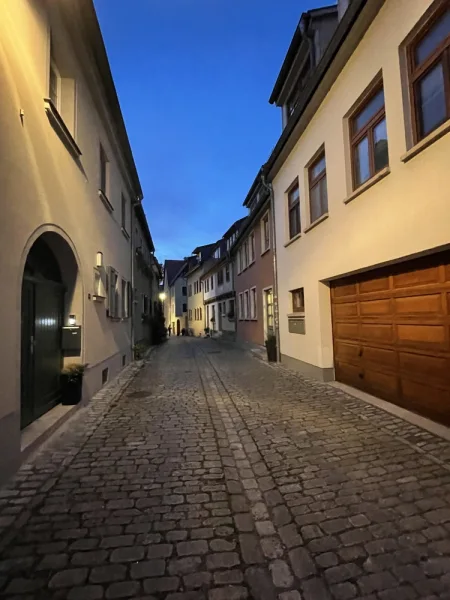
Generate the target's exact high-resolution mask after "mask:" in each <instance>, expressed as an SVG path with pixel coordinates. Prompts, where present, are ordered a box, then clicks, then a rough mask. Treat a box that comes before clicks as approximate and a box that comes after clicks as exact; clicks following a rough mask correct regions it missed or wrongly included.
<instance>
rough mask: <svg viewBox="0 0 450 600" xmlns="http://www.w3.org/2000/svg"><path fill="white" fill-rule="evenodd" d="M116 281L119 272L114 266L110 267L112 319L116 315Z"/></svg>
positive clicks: (110, 314) (109, 289) (109, 299)
mask: <svg viewBox="0 0 450 600" xmlns="http://www.w3.org/2000/svg"><path fill="white" fill-rule="evenodd" d="M116 282H117V274H116V271H115V270H114V269H113V267H108V283H109V285H108V291H107V293H108V316H109V317H110V318H111V319H114V318H115V317H116V311H117V307H116Z"/></svg>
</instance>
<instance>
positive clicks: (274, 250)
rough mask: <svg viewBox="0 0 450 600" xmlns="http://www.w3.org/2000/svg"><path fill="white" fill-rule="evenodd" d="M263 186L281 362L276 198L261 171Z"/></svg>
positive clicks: (275, 319) (278, 348)
mask: <svg viewBox="0 0 450 600" xmlns="http://www.w3.org/2000/svg"><path fill="white" fill-rule="evenodd" d="M261 183H262V186H263V187H264V188H265V189H266V190H267V191H268V192H269V198H270V200H269V204H270V215H271V219H270V221H271V223H270V224H271V227H272V260H273V318H274V324H275V338H276V341H277V361H278V362H281V347H280V328H279V312H278V268H277V237H276V232H275V198H274V195H273V186H272V184H271V183H267V181H266V176H265V175H264V172H262V173H261Z"/></svg>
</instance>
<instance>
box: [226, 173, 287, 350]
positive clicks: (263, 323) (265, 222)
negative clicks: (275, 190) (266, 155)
mask: <svg viewBox="0 0 450 600" xmlns="http://www.w3.org/2000/svg"><path fill="white" fill-rule="evenodd" d="M244 206H245V207H246V208H247V209H248V211H249V215H248V217H247V219H246V221H245V222H244V224H243V225H242V227H241V230H240V233H239V237H238V238H237V241H236V243H235V244H234V246H233V248H232V250H231V252H232V256H233V267H234V268H233V270H234V273H235V277H234V282H235V292H236V309H237V310H236V316H237V321H236V327H237V339H238V340H239V341H241V342H250V343H254V344H259V345H263V344H264V342H265V340H267V338H268V337H269V336H273V335H275V325H276V324H275V315H274V265H273V231H272V214H271V208H270V195H269V189H268V187H267V186H264V185H263V181H262V176H261V173H259V174H258V175H257V177H256V178H255V181H254V182H253V185H252V187H251V189H250V191H249V193H248V195H247V198H246V199H245V202H244Z"/></svg>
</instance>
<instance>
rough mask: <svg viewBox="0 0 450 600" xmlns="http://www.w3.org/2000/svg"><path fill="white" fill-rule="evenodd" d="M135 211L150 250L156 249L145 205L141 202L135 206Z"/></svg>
mask: <svg viewBox="0 0 450 600" xmlns="http://www.w3.org/2000/svg"><path fill="white" fill-rule="evenodd" d="M134 212H135V214H136V218H137V220H138V221H139V225H140V226H141V229H142V233H143V234H144V237H145V239H146V242H147V244H148V247H149V250H150V252H154V251H155V246H154V244H153V239H152V234H151V233H150V228H149V226H148V221H147V217H146V216H145V212H144V207H143V206H142V204H141V203H140V202H139V203H138V204H135V206H134Z"/></svg>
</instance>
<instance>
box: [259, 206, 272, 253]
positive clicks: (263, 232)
mask: <svg viewBox="0 0 450 600" xmlns="http://www.w3.org/2000/svg"><path fill="white" fill-rule="evenodd" d="M266 219H267V228H268V230H269V243H268V245H267V246H266V236H265V231H264V222H265V220H266ZM270 245H271V239H270V215H269V211H267V212H266V214H265V215H263V217H262V219H261V254H264V253H265V252H267V251H268V250H270Z"/></svg>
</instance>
